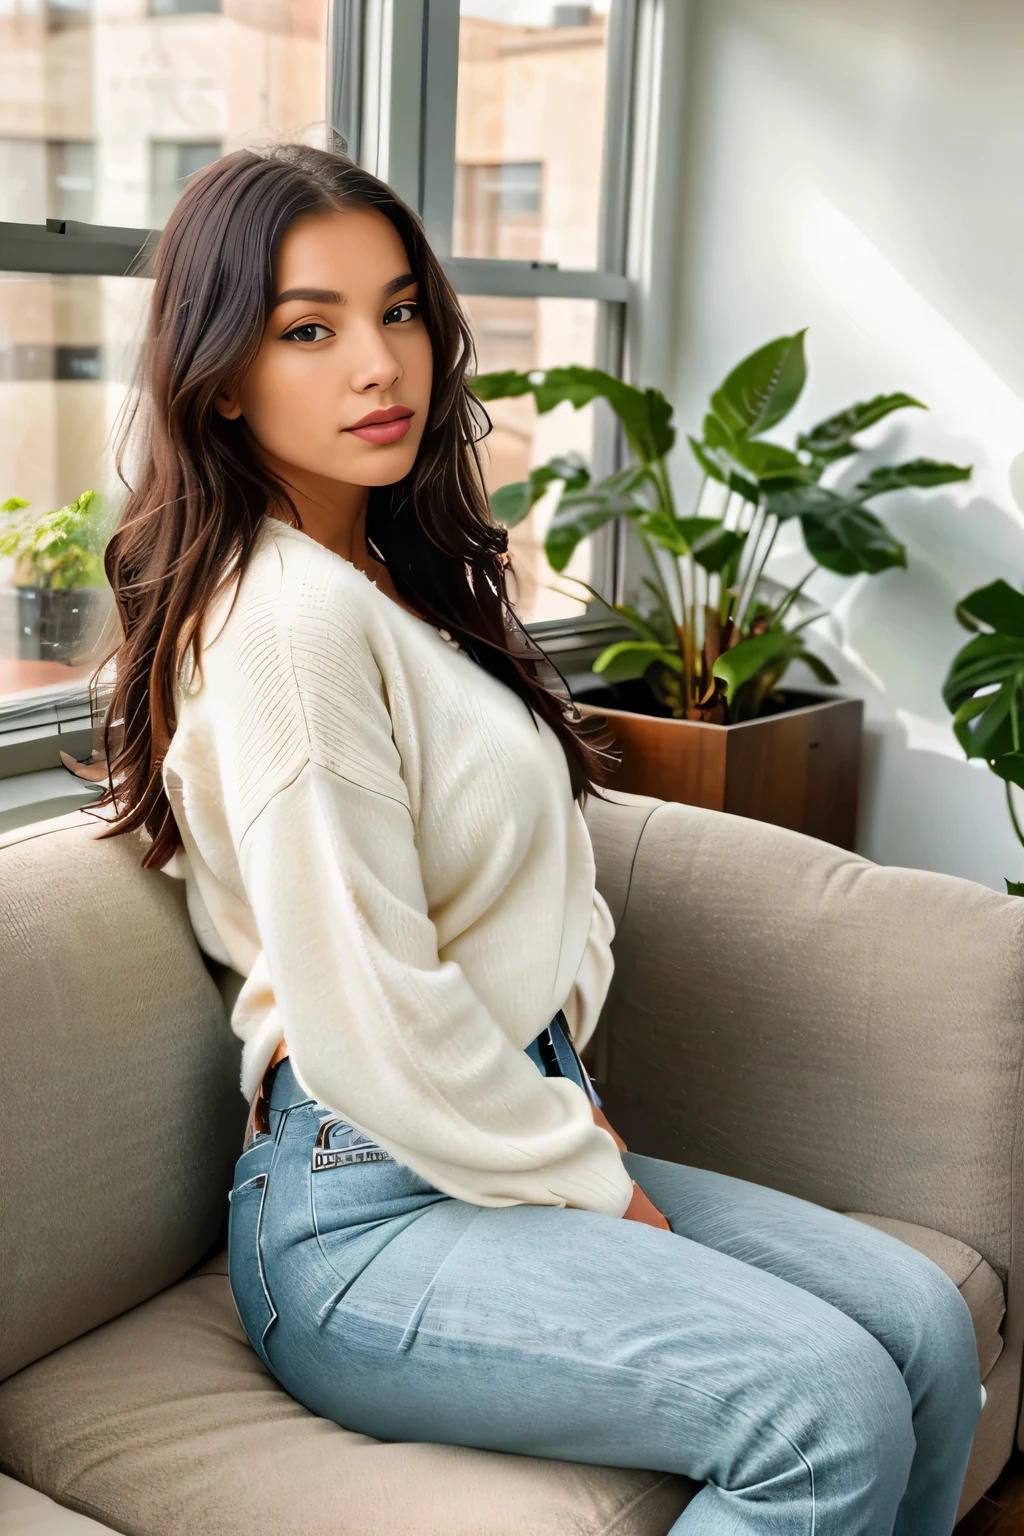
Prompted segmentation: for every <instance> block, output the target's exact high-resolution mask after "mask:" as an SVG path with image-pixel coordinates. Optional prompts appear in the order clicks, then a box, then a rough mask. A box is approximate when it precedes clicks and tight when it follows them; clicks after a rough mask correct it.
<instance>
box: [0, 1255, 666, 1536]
mask: <svg viewBox="0 0 1024 1536" xmlns="http://www.w3.org/2000/svg"><path fill="white" fill-rule="evenodd" d="M226 1275H227V1264H226V1259H225V1257H224V1255H219V1256H218V1257H217V1258H215V1259H213V1260H212V1261H211V1262H210V1263H208V1264H206V1265H204V1266H202V1267H201V1270H200V1272H198V1273H196V1274H195V1275H194V1276H192V1277H190V1278H189V1279H187V1280H184V1281H182V1282H180V1283H179V1284H178V1285H175V1286H173V1287H172V1288H171V1289H170V1290H168V1291H165V1292H164V1293H163V1294H162V1295H160V1296H157V1297H155V1298H154V1299H153V1300H152V1301H149V1302H147V1303H146V1304H145V1305H144V1306H141V1307H137V1308H136V1309H135V1310H134V1311H131V1312H129V1313H127V1314H126V1315H125V1316H124V1317H119V1318H117V1319H116V1320H115V1321H114V1322H111V1323H108V1324H106V1326H105V1327H103V1328H100V1329H97V1330H96V1331H95V1332H94V1333H90V1334H87V1335H86V1336H85V1337H84V1338H82V1339H78V1340H76V1341H75V1342H74V1343H73V1344H68V1345H65V1347H64V1348H63V1349H61V1350H59V1351H58V1352H57V1353H56V1354H53V1355H50V1356H49V1357H48V1358H47V1359H45V1360H41V1361H39V1362H38V1363H37V1364H35V1365H33V1366H30V1367H29V1368H28V1369H27V1370H25V1371H22V1372H21V1373H20V1374H19V1375H17V1376H14V1377H11V1378H10V1380H9V1381H7V1382H5V1383H4V1384H3V1385H2V1386H0V1446H2V1460H3V1464H4V1467H5V1469H6V1470H7V1471H8V1472H11V1473H13V1475H14V1476H15V1477H18V1478H21V1479H23V1480H24V1481H26V1482H31V1483H32V1484H33V1485H34V1486H35V1487H37V1488H40V1489H42V1491H43V1492H45V1493H48V1494H50V1495H52V1497H54V1498H56V1499H57V1500H59V1501H60V1502H61V1503H63V1504H67V1505H70V1506H71V1507H72V1508H73V1509H76V1510H80V1511H81V1512H82V1513H84V1514H89V1515H92V1516H93V1517H94V1518H96V1519H98V1520H101V1521H103V1520H106V1521H108V1522H109V1524H111V1525H112V1526H114V1527H115V1528H116V1529H117V1530H118V1531H123V1532H126V1533H127V1536H195V1533H196V1532H197V1531H201V1532H202V1536H251V1532H253V1531H254V1530H256V1531H267V1532H273V1536H309V1533H310V1532H311V1531H317V1530H321V1529H325V1530H330V1532H331V1536H367V1533H368V1532H372V1533H373V1536H414V1533H415V1536H481V1533H483V1532H486V1533H487V1536H565V1533H567V1532H572V1533H573V1536H665V1532H667V1531H668V1529H669V1528H670V1526H671V1525H672V1522H673V1521H674V1520H675V1519H676V1518H677V1516H678V1515H679V1513H680V1512H681V1510H682V1509H683V1508H684V1507H685V1505H686V1503H687V1501H688V1499H689V1498H690V1497H691V1496H692V1494H693V1492H695V1487H694V1485H692V1484H689V1483H687V1482H686V1481H684V1480H683V1479H681V1478H676V1477H671V1476H668V1475H665V1474H662V1473H657V1472H646V1471H633V1470H626V1469H622V1468H612V1467H590V1466H581V1465H579V1464H577V1463H574V1462H559V1461H549V1460H540V1459H537V1458H534V1457H530V1456H508V1455H501V1454H498V1453H494V1452H489V1451H478V1450H472V1449H465V1448H461V1447H453V1446H445V1445H433V1444H424V1443H419V1444H384V1443H382V1442H380V1441H376V1440H373V1439H371V1438H370V1437H369V1436H366V1435H358V1434H352V1433H350V1432H349V1431H348V1430H344V1429H339V1428H338V1426H337V1425H335V1424H331V1423H328V1422H327V1420H325V1419H318V1418H315V1417H314V1416H313V1415H312V1414H310V1413H308V1412H307V1411H306V1409H304V1408H302V1407H300V1406H299V1404H298V1403H296V1402H294V1401H293V1400H292V1399H291V1398H290V1397H288V1396H287V1395H286V1394H285V1393H284V1392H283V1391H282V1390H281V1389H280V1387H278V1386H277V1384H276V1382H275V1381H274V1380H273V1378H272V1377H271V1376H270V1375H269V1374H268V1372H267V1371H266V1370H265V1369H264V1367H263V1366H262V1364H261V1363H260V1360H259V1358H258V1356H257V1355H256V1353H255V1351H254V1350H253V1349H252V1348H251V1347H250V1346H249V1344H248V1342H247V1341H246V1339H245V1337H244V1335H243V1333H242V1330H241V1327H240V1325H239V1323H238V1319H237V1317H236V1314H235V1310H234V1306H233V1304H232V1301H231V1294H230V1291H229V1289H228V1282H227V1278H226ZM68 1536H71V1533H70V1532H69V1533H68Z"/></svg>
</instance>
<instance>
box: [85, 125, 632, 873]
mask: <svg viewBox="0 0 1024 1536" xmlns="http://www.w3.org/2000/svg"><path fill="white" fill-rule="evenodd" d="M352 207H370V208H375V209H377V210H378V211H379V212H380V213H382V214H383V215H384V216H385V218H387V219H390V221H391V223H392V224H393V225H394V227H395V229H396V230H397V232H398V234H399V236H400V237H401V239H402V242H403V244H404V246H405V250H406V253H407V255H408V258H409V266H410V269H411V271H412V273H413V275H414V276H415V278H416V280H417V282H418V284H419V302H420V307H421V312H422V314H423V317H424V321H425V323H426V327H427V332H428V334H429V337H430V342H431V347H432V349H433V358H434V384H433V390H432V395H431V402H430V410H429V415H428V420H427V426H426V430H425V432H424V435H423V439H422V442H421V445H420V449H419V452H418V454H417V457H416V461H415V464H414V465H413V468H412V470H411V471H410V473H409V475H408V476H407V477H406V478H405V479H404V480H402V481H400V482H399V483H398V484H396V485H391V486H384V487H381V488H375V489H373V490H371V492H370V498H369V503H368V507H367V514H366V541H367V545H368V547H369V549H370V552H371V554H372V555H373V558H374V559H380V560H381V561H382V562H383V564H384V565H385V566H386V567H387V569H388V571H389V573H390V575H391V578H392V580H393V581H394V584H395V587H396V589H397V590H398V592H399V593H400V595H401V596H402V597H403V598H404V599H405V600H406V602H408V603H409V604H411V605H412V606H413V607H414V608H415V609H416V610H417V611H418V612H419V613H421V614H422V615H423V616H424V617H425V618H426V619H428V620H429V621H430V622H431V623H434V624H436V625H438V626H439V627H444V628H447V629H448V630H449V631H450V633H451V635H452V636H453V637H454V638H455V639H457V640H458V641H459V642H460V643H461V644H462V646H463V648H464V649H465V650H466V651H467V653H468V654H469V655H470V656H471V657H472V658H473V659H474V660H475V661H476V662H477V663H478V664H479V665H480V666H482V667H484V668H485V669H486V670H487V671H488V672H490V673H492V674H493V675H494V676H495V677H497V678H500V680H501V681H502V682H503V683H505V684H507V685H508V687H509V688H512V689H514V691H515V692H516V693H518V694H519V695H520V697H521V698H522V699H523V700H524V701H525V703H526V704H527V706H528V707H529V708H530V710H531V711H533V714H534V724H535V725H537V720H536V717H537V716H541V717H543V718H544V719H545V720H546V721H547V722H548V724H549V725H550V726H551V728H552V730H554V731H555V732H556V733H557V735H558V737H559V739H560V741H561V744H562V749H563V751H564V752H565V756H566V760H567V763H568V768H569V775H570V780H571V784H572V792H573V796H574V798H576V799H578V800H579V801H580V803H581V804H585V803H586V797H587V795H588V793H595V794H596V795H597V797H598V798H599V799H602V800H603V799H606V798H607V797H606V796H604V795H602V794H600V791H599V789H598V787H597V786H598V785H601V784H605V783H607V773H608V771H609V770H608V765H609V763H610V762H612V761H614V760H615V754H612V753H609V752H607V751H605V750H603V749H604V748H606V747H608V746H609V744H610V732H609V731H608V728H607V721H606V720H605V719H604V717H602V716H596V715H592V716H589V717H583V716H581V715H580V713H579V711H578V710H577V708H576V706H575V704H574V703H573V702H572V700H571V697H570V694H569V689H568V687H567V685H566V682H565V679H564V677H563V676H562V674H561V673H560V672H559V671H558V669H557V667H555V666H554V664H553V663H552V662H551V661H550V659H549V658H548V657H547V656H546V654H545V653H544V651H543V650H542V649H541V648H540V646H538V645H537V643H536V642H535V641H534V640H533V638H532V637H531V636H530V634H529V633H528V631H527V630H526V629H525V628H524V627H523V625H522V624H521V623H520V621H519V619H518V617H517V616H516V613H515V610H514V608H513V607H512V605H511V603H510V602H509V599H508V597H507V594H506V589H505V576H506V570H507V569H508V567H509V565H510V562H511V556H510V554H509V553H508V531H507V529H505V528H504V527H503V526H502V525H501V524H498V523H496V522H495V521H494V519H493V517H492V515H491V512H490V507H489V505H488V501H487V496H486V493H485V491H484V486H483V479H482V476H481V470H480V461H479V457H478V453H477V447H476V444H477V442H478V441H479V440H480V438H481V437H482V436H483V435H484V434H485V433H486V431H487V430H489V427H490V423H489V421H488V419H487V416H486V413H485V412H484V410H483V407H482V406H481V405H480V403H479V402H478V401H477V400H476V398H475V397H474V395H473V394H472V392H471V389H470V386H469V383H468V382H467V378H468V375H469V374H470V371H471V368H472V366H473V363H474V352H473V340H472V336H471V333H470V330H469V327H468V325H467V322H466V319H465V317H464V315H463V313H462V311H461V309H460V307H459V302H458V299H457V298H456V296H455V293H454V290H453V289H452V287H451V284H450V283H449V282H448V279H447V277H446V276H445V273H444V270H443V268H442V267H441V264H440V263H439V261H438V260H437V258H436V257H435V256H434V254H433V252H432V251H431V249H430V247H429V245H428V244H427V240H426V237H425V235H424V232H423V228H422V225H421V224H420V221H419V219H418V218H417V216H416V215H415V213H413V211H412V210H411V209H410V208H408V207H407V206H406V205H405V203H403V202H402V201H401V200H400V199H399V198H398V197H396V196H395V194H394V192H392V191H391V189H390V187H388V186H386V185H385V184H384V183H383V182H382V181H379V180H378V179H377V178H376V177H375V176H371V175H370V174H369V173H368V172H367V171H364V170H362V169H361V168H360V167H359V166H357V165H356V164H354V162H353V161H351V160H350V159H348V157H347V156H345V155H341V154H333V153H329V152H327V151H324V150H317V149H312V148H309V147H307V146H305V145H284V146H279V147H276V148H273V149H267V150H261V151H256V152H254V151H252V150H248V149H246V150H238V151H237V152H236V153H234V154H230V155H226V156H225V157H224V158H223V159H221V160H217V161H215V162H214V163H213V164H212V165H211V166H209V167H208V168H207V169H206V170H204V171H202V172H200V173H199V175H197V176H196V177H195V178H194V179H193V180H192V181H191V182H190V184H189V185H188V187H187V188H186V190H185V192H184V194H183V195H182V197H181V200H180V202H179V203H178V205H177V207H176V209H175V211H174V213H173V214H172V216H171V219H170V221H169V223H168V225H167V228H166V229H165V230H164V233H163V236H162V238H161V240H160V243H159V245H158V247H157V250H156V254H155V259H154V264H153V275H154V277H155V286H154V292H153V298H152V305H151V309H150V316H149V324H148V329H147V334H146V340H145V344H144V347H143V350H142V354H141V359H140V374H139V378H138V381H137V386H138V387H137V389H136V391H135V396H134V399H135V403H134V405H133V407H132V408H131V410H130V411H129V413H128V415H127V417H126V420H125V423H124V428H123V431H122V434H121V438H120V442H119V448H118V471H119V473H120V475H121V478H122V480H123V482H124V483H125V485H126V486H127V487H128V492H129V494H128V497H127V502H126V504H125V507H124V510H123V513H122V515H121V517H120V519H119V522H118V525H117V528H116V529H115V531H114V533H113V535H112V537H111V539H110V542H109V544H108V546H107V550H106V555H105V567H106V573H107V578H108V580H109V582H110V585H111V588H112V589H113V595H114V604H115V618H116V619H117V620H119V621H120V625H119V627H120V631H121V633H120V637H119V639H118V641H117V643H116V644H115V645H113V647H112V649H109V650H108V651H107V653H106V655H105V656H104V658H103V660H102V661H101V662H100V663H99V666H98V667H97V669H96V671H95V672H94V674H93V677H92V679H91V690H92V691H93V700H94V710H96V712H97V715H98V714H99V710H98V706H97V703H96V700H97V695H98V690H99V687H100V679H101V674H104V673H105V674H106V678H107V683H108V685H109V678H110V673H109V672H106V669H107V668H108V665H109V664H110V663H111V662H113V688H112V692H111V693H110V694H109V702H108V704H107V707H106V711H105V714H104V715H103V718H102V741H103V756H104V757H105V759H106V763H105V767H104V768H103V769H102V773H103V776H104V778H105V779H106V787H105V789H104V792H103V794H102V795H101V796H100V798H99V799H98V800H96V801H94V802H93V805H94V807H95V808H99V807H102V806H104V805H113V807H114V812H115V814H114V815H113V816H112V817H109V818H105V819H106V822H107V829H106V830H105V831H102V832H101V833H99V835H100V836H104V837H111V836H116V835H118V834H120V833H125V832H131V831H134V830H136V829H137V828H139V827H144V828H145V830H146V831H147V832H148V833H149V835H150V838H151V839H152V842H151V846H150V847H149V848H148V849H147V851H146V854H145V856H144V858H143V861H142V862H143V866H144V867H147V868H155V869H159V868H162V867H163V865H164V864H165V863H166V862H167V860H168V859H169V858H170V857H171V855H172V854H173V853H174V852H175V850H176V849H177V848H178V847H180V846H181V838H180V836H179V833H178V829H177V825H176V823H175V820H174V816H173V813H172V811H171V807H170V804H169V802H168V800H167V797H166V795H165V793H164V788H163V775H162V766H163V759H164V756H165V754H166V751H167V748H168V746H169V745H170V741H171V738H172V736H173V734H174V729H175V681H176V676H177V669H178V666H179V664H180V658H181V657H182V656H183V655H184V654H185V653H186V652H187V650H188V647H189V646H190V644H191V642H192V640H193V638H194V637H195V636H196V634H197V633H198V631H199V629H200V625H201V623H202V619H203V616H204V614H205V612H206V610H207V607H208V605H209V604H210V602H211V600H212V599H213V598H214V596H215V595H216V594H217V593H218V592H219V591H220V590H221V588H222V587H223V586H224V584H225V583H226V582H227V581H228V580H230V579H231V578H232V577H233V576H234V575H235V574H236V573H238V572H244V570H245V568H246V566H247V564H248V561H249V559H250V556H251V554H252V550H253V546H254V543H255V540H256V536H257V533H258V531H259V528H260V522H261V519H262V518H263V516H264V515H265V514H267V513H271V512H272V513H273V514H274V515H275V516H284V517H285V518H286V520H287V521H289V522H290V523H291V524H292V525H293V526H294V527H298V528H301V526H302V523H301V518H300V517H299V514H298V512H297V511H296V509H295V506H294V505H293V503H292V501H291V499H290V497H289V495H288V492H287V490H286V488H285V487H284V486H283V485H282V484H281V483H280V482H279V480H278V479H277V478H276V477H275V476H274V475H273V474H271V473H270V471H269V470H268V469H267V468H266V467H265V465H264V463H263V461H262V456H261V454H260V453H259V451H258V449H257V446H256V444H255V441H254V439H253V437H252V434H251V433H250V431H249V429H248V427H247V425H246V423H245V421H244V420H243V419H239V420H236V421H227V420H225V419H224V418H223V417H222V416H221V415H220V414H219V413H218V412H217V411H216V410H215V409H214V403H213V402H214V397H215V396H216V395H217V393H218V391H220V390H224V389H230V388H233V387H235V386H237V385H238V384H239V383H240V382H241V380H242V379H243V378H244V377H245V375H246V373H247V371H248V369H249V368H250V366H251V365H252V363H253V361H254V359H255V357H256V354H257V352H258V351H259V348H260V345H261V342H262V338H263V333H264V328H265V325H266V320H267V315H268V313H269V312H270V309H271V307H272V304H273V299H274V268H275V262H276V258H277V253H278V250H279V248H280V245H281V241H282V240H283V238H284V236H285V235H286V233H287V232H288V230H289V229H290V228H291V226H292V224H293V223H294V222H295V220H296V219H298V218H300V217H301V216H302V215H304V214H309V213H320V212H331V211H335V210H342V209H346V208H352ZM129 459H130V461H131V467H130V469H126V464H127V463H128V462H129ZM539 728H540V727H539V725H537V729H538V730H539ZM89 776H90V777H99V773H98V772H97V769H96V768H94V769H93V770H92V773H91V774H90V775H89Z"/></svg>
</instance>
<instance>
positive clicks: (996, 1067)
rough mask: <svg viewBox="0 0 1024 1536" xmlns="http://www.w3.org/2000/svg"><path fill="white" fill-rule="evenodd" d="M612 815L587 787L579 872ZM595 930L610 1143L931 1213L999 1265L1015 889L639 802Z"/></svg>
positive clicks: (1009, 1132) (921, 1221)
mask: <svg viewBox="0 0 1024 1536" xmlns="http://www.w3.org/2000/svg"><path fill="white" fill-rule="evenodd" d="M637 809H638V804H637V801H636V800H634V801H633V803H632V805H631V807H630V809H629V811H628V815H629V816H631V817H632V818H633V820H634V822H635V821H636V818H637ZM623 814H625V813H624V812H622V811H620V810H619V809H618V808H617V807H615V806H613V805H603V804H601V803H600V802H597V801H593V802H591V803H590V805H589V807H588V811H587V821H588V825H589V827H590V830H591V836H592V839H593V842H594V847H595V857H596V859H597V863H598V870H599V883H600V868H601V862H602V850H603V849H604V847H605V846H606V844H607V843H608V842H609V840H610V839H612V829H613V827H617V826H621V825H622V824H623V822H622V816H623ZM615 818H619V820H618V821H616V820H615ZM613 949H614V954H615V975H614V977H613V980H612V987H611V991H610V992H609V995H608V999H607V1001H606V1004H605V1008H604V1010H603V1012H602V1016H601V1021H600V1032H601V1034H602V1036H603V1039H602V1041H601V1045H600V1048H599V1049H600V1050H602V1051H603V1052H605V1053H606V1056H605V1063H606V1064H605V1066H604V1070H603V1071H602V1072H601V1074H600V1077H601V1078H602V1079H603V1081H602V1082H601V1086H600V1091H601V1094H602V1098H603V1100H604V1106H605V1111H606V1113H607V1115H608V1118H609V1120H610V1121H611V1123H612V1124H613V1125H614V1126H615V1127H616V1129H617V1130H618V1131H620V1132H621V1134H622V1135H623V1136H624V1137H625V1139H626V1141H627V1143H628V1145H629V1147H630V1149H631V1150H632V1151H634V1152H640V1153H646V1154H647V1155H649V1156H654V1157H664V1158H668V1159H671V1160H673V1161H676V1162H685V1163H690V1164H695V1165H697V1166H700V1167H706V1168H714V1169H717V1170H719V1171H720V1172H723V1173H728V1174H732V1175H734V1176H736V1177H739V1178H745V1179H750V1180H753V1181H755V1182H758V1183H763V1184H770V1185H774V1186H775V1187H777V1188H780V1189H785V1190H787V1191H789V1192H790V1193H792V1194H795V1195H798V1196H801V1197H802V1198H804V1199H807V1200H813V1201H815V1202H816V1203H818V1204H821V1205H826V1206H831V1207H832V1208H834V1209H838V1210H847V1211H851V1210H852V1211H868V1212H873V1213H876V1214H877V1215H879V1216H888V1217H895V1218H897V1219H898V1220H901V1221H908V1222H913V1223H915V1224H917V1225H920V1226H926V1227H932V1228H935V1229H936V1230H937V1231H939V1232H944V1233H947V1234H948V1235H949V1236H951V1237H955V1238H958V1239H960V1241H962V1242H964V1243H967V1244H968V1245H969V1246H970V1247H972V1248H975V1249H977V1250H978V1252H979V1253H981V1254H982V1255H983V1256H984V1257H985V1258H986V1259H987V1260H988V1261H989V1263H990V1264H991V1265H992V1267H993V1269H995V1271H996V1272H997V1274H998V1275H999V1277H1000V1279H1001V1280H1002V1281H1003V1282H1004V1283H1006V1281H1007V1279H1008V1277H1009V1272H1010V1268H1011V1255H1012V1244H1013V1240H1014V1237H1016V1241H1017V1244H1018V1246H1019V1244H1020V1241H1021V1238H1020V1234H1021V1232H1022V1227H1021V1201H1022V1190H1024V1179H1022V1177H1021V1173H1022V1167H1021V1152H1022V1146H1021V1137H1020V1134H1019V1132H1020V1123H1021V1067H1022V1059H1024V901H1021V900H1020V899H1019V898H1016V897H1007V896H1002V895H999V894H997V893H996V892H994V891H991V890H989V889H987V888H986V887H983V886H980V885H975V884H973V883H972V882H969V881H966V880H959V879H953V878H952V877H950V876H945V875H938V874H932V873H929V872H927V871H923V870H910V869H894V868H884V867H880V866H877V865H873V864H871V863H869V862H868V861H867V860H866V859H863V858H859V857H858V856H857V855H855V854H851V853H847V852H845V851H843V850H842V849H839V848H835V847H832V846H831V845H829V844H827V843H822V842H818V841H816V840H815V839H812V838H808V837H803V836H801V835H800V834H798V833H795V832H789V831H786V830H784V829H782V828H780V827H773V826H768V825H766V824H765V823H762V822H755V821H750V820H746V819H743V818H740V817H735V816H728V815H723V814H720V813H717V812H714V811H705V810H700V809H697V808H694V807H690V806H684V805H679V804H676V803H675V802H667V801H665V802H655V803H654V804H653V805H651V804H650V803H649V802H648V805H647V808H646V814H645V815H644V817H643V819H642V821H641V823H640V828H639V831H638V841H637V845H636V848H635V852H634V855H633V858H632V863H631V873H630V878H629V885H628V892H627V895H626V899H625V902H624V907H623V911H622V914H621V917H620V918H619V920H618V926H617V932H616V936H615V940H614V945H613ZM1019 1266H1020V1259H1019V1256H1018V1262H1017V1267H1019Z"/></svg>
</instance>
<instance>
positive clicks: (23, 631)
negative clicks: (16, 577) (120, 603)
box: [17, 587, 112, 666]
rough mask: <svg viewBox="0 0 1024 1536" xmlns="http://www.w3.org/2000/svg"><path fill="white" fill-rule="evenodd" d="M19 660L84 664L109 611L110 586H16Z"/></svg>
mask: <svg viewBox="0 0 1024 1536" xmlns="http://www.w3.org/2000/svg"><path fill="white" fill-rule="evenodd" d="M17 594H18V659H19V660H20V661H62V662H64V663H65V665H68V666H70V665H72V664H73V663H75V662H79V661H87V660H88V659H89V653H90V651H91V650H92V649H93V647H94V646H95V644H96V641H97V640H98V638H99V633H100V630H101V628H102V626H103V621H104V619H105V618H106V616H107V614H108V613H109V611H110V605H111V596H112V594H111V591H110V588H109V587H69V588H67V589H66V590H56V591H54V590H51V589H50V588H49V587H18V588H17Z"/></svg>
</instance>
